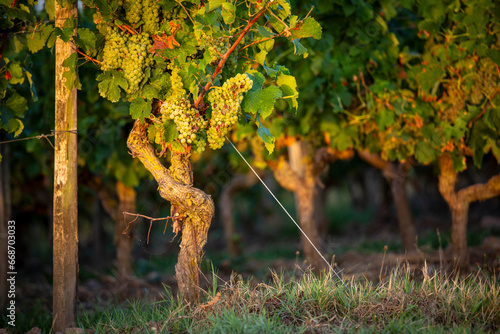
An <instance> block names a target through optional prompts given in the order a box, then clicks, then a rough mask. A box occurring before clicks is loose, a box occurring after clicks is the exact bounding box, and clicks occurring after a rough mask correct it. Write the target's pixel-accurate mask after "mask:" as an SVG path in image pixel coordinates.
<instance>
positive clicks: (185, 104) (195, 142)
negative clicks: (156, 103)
mask: <svg viewBox="0 0 500 334" xmlns="http://www.w3.org/2000/svg"><path fill="white" fill-rule="evenodd" d="M160 111H161V114H162V116H163V118H164V120H165V121H166V120H173V121H174V123H175V125H176V127H177V132H179V138H178V140H179V142H180V143H181V144H182V145H183V146H189V145H191V147H192V149H193V151H195V152H196V153H200V152H202V151H203V150H204V149H205V146H206V139H205V136H204V135H203V134H202V133H201V132H202V131H203V130H205V129H206V128H207V126H208V121H206V120H204V118H203V117H202V116H201V115H200V113H199V112H198V110H196V109H194V108H193V107H191V104H190V103H189V100H188V99H187V98H186V97H185V96H181V97H179V96H172V97H170V98H169V99H168V100H166V101H164V102H163V103H162V105H161V108H160Z"/></svg>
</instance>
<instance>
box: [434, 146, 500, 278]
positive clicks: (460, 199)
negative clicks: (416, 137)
mask: <svg viewBox="0 0 500 334" xmlns="http://www.w3.org/2000/svg"><path fill="white" fill-rule="evenodd" d="M438 162H439V171H440V173H439V192H440V193H441V195H442V196H443V198H444V199H445V201H446V202H447V203H448V206H449V207H450V211H451V224H452V225H451V240H452V252H453V267H454V269H467V267H468V264H469V254H468V248H467V221H468V213H469V205H470V203H472V202H474V201H484V200H486V199H489V198H492V197H495V196H498V195H500V174H498V175H495V176H493V177H491V178H490V179H489V180H488V182H487V183H482V184H474V185H471V186H468V187H466V188H463V189H460V190H459V191H456V190H455V186H456V182H457V172H456V171H455V169H454V167H453V160H452V158H451V156H450V155H449V154H443V155H441V156H440V157H439V159H438Z"/></svg>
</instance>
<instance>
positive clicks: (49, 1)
mask: <svg viewBox="0 0 500 334" xmlns="http://www.w3.org/2000/svg"><path fill="white" fill-rule="evenodd" d="M55 1H56V0H45V11H46V12H47V14H48V15H49V19H51V20H53V19H54V18H55V17H56V4H55Z"/></svg>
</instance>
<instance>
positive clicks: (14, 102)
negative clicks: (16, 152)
mask: <svg viewBox="0 0 500 334" xmlns="http://www.w3.org/2000/svg"><path fill="white" fill-rule="evenodd" d="M6 96H8V97H7V98H6V99H3V100H2V101H1V102H0V120H1V121H0V126H2V127H3V128H4V129H5V130H7V131H8V132H11V133H12V132H13V133H14V136H15V137H17V136H19V134H20V133H21V132H22V131H23V129H24V124H23V122H22V121H21V120H20V119H19V118H23V117H24V113H25V112H26V110H28V101H27V100H26V99H25V98H24V97H23V96H21V95H19V94H18V93H17V92H16V91H15V90H14V89H9V90H8V91H7V93H6Z"/></svg>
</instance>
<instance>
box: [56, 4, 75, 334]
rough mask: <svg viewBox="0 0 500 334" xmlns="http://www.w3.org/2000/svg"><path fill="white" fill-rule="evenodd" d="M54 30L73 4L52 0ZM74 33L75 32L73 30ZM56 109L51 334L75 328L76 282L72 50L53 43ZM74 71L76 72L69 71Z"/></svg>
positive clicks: (70, 12) (72, 10)
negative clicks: (69, 69)
mask: <svg viewBox="0 0 500 334" xmlns="http://www.w3.org/2000/svg"><path fill="white" fill-rule="evenodd" d="M54 3H55V18H56V27H58V28H62V26H63V24H64V23H65V21H66V19H68V18H69V17H74V18H75V19H76V17H77V9H76V2H75V3H74V4H70V3H68V2H66V1H63V2H62V3H60V2H58V1H55V2H54ZM74 34H76V29H75V31H74ZM55 49H56V69H55V71H56V82H55V85H56V87H55V88H56V96H55V102H56V109H55V130H56V136H55V150H54V151H55V152H54V215H53V253H54V254H53V256H54V269H53V271H54V279H53V318H54V319H53V324H54V327H53V328H54V332H58V331H64V330H65V329H66V328H71V327H75V324H76V296H77V281H78V205H77V204H78V197H77V185H78V183H77V136H76V131H77V113H76V110H77V109H76V103H77V99H76V87H74V88H73V89H72V90H68V89H67V88H66V85H65V80H66V79H65V78H64V77H63V73H64V72H65V71H66V69H65V68H64V67H63V65H62V64H63V62H64V60H66V59H67V58H68V57H69V56H70V55H71V54H72V53H74V52H75V51H74V50H73V47H72V45H71V44H70V43H65V42H64V41H63V40H62V39H60V38H59V37H58V38H57V41H56V48H55ZM72 70H75V71H76V69H72Z"/></svg>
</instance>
